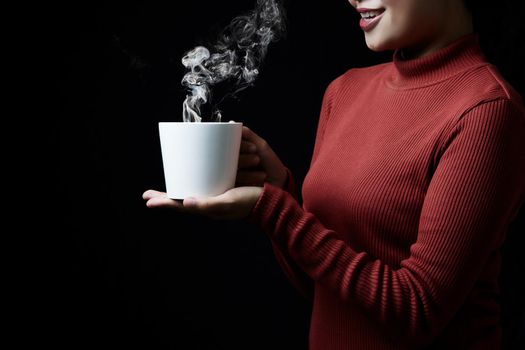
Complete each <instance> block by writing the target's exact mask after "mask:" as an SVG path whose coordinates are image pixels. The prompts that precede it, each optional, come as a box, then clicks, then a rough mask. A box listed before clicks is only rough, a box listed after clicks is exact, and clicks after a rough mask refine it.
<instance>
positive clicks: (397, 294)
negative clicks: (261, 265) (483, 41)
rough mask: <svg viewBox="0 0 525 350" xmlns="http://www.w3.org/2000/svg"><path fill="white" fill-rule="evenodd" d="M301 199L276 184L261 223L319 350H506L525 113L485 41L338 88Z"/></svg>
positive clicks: (261, 207) (337, 83) (372, 72)
mask: <svg viewBox="0 0 525 350" xmlns="http://www.w3.org/2000/svg"><path fill="white" fill-rule="evenodd" d="M291 183H293V181H291ZM302 193H303V199H304V203H303V205H302V206H301V205H300V204H299V203H298V202H297V200H296V199H295V197H294V196H293V195H292V194H291V193H289V192H288V191H286V190H282V189H279V188H276V187H274V186H271V185H268V184H266V185H265V186H264V190H263V193H262V195H261V197H260V199H259V201H258V202H257V204H256V206H255V208H254V209H253V212H252V213H251V216H250V219H251V220H252V221H253V222H255V223H257V224H258V225H260V226H261V227H262V228H263V229H264V231H265V232H266V233H267V234H268V235H269V237H270V239H271V241H272V244H273V246H274V249H275V253H276V256H277V259H278V260H279V262H280V263H281V265H282V266H283V269H284V271H285V272H286V273H287V275H288V276H289V277H290V279H291V280H292V282H293V283H294V284H295V285H296V286H297V287H298V288H300V290H301V291H302V292H304V294H305V295H307V296H313V310H312V318H311V326H310V349H311V350H337V349H354V350H356V349H408V348H422V347H425V348H437V349H497V348H499V347H500V338H501V334H500V333H501V332H500V327H499V313H500V310H499V306H498V302H497V298H498V274H499V270H500V252H499V249H500V247H501V244H502V242H503V240H504V238H505V231H506V228H507V226H508V224H509V222H510V221H511V220H512V219H513V218H514V217H515V215H516V213H517V211H518V209H519V207H520V206H521V204H522V203H523V201H524V198H525V112H524V108H523V104H522V101H521V99H520V97H519V96H518V94H517V93H516V92H515V91H514V90H513V89H512V88H511V87H510V86H509V85H508V84H507V83H506V82H505V81H504V80H503V79H502V77H501V76H500V75H499V73H498V72H497V70H496V69H495V67H494V66H492V65H490V64H489V63H488V62H486V60H485V58H484V56H483V54H482V52H481V50H480V47H479V44H478V37H477V36H476V35H475V34H471V35H468V36H465V37H462V38H461V39H459V40H457V41H456V42H454V43H452V44H451V45H449V46H447V47H445V48H443V49H441V50H439V51H438V52H435V53H432V54H430V55H427V56H424V57H422V58H417V59H413V60H402V59H401V54H400V52H399V51H397V52H396V53H395V54H394V58H393V61H392V62H390V63H386V64H381V65H377V66H373V67H368V68H360V69H351V70H349V71H348V72H346V73H345V74H344V75H342V76H340V77H339V78H337V79H336V80H334V81H333V82H332V83H331V84H330V86H329V87H328V88H327V90H326V93H325V97H324V101H323V105H322V111H321V115H320V121H319V126H318V131H317V138H316V143H315V148H314V154H313V158H312V162H311V167H310V170H309V172H308V174H307V176H306V178H305V181H304V185H303V192H302Z"/></svg>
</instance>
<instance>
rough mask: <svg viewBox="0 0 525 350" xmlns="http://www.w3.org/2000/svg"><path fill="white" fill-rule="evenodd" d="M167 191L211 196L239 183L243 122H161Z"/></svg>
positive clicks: (174, 195) (176, 196)
mask: <svg viewBox="0 0 525 350" xmlns="http://www.w3.org/2000/svg"><path fill="white" fill-rule="evenodd" d="M159 133H160V145H161V152H162V163H163V167H164V178H165V182H166V193H167V194H168V197H169V198H172V199H184V198H186V197H194V196H195V197H202V196H205V197H209V196H217V195H219V194H222V193H224V192H226V191H228V190H229V189H231V188H233V187H234V186H235V178H236V176H237V166H238V161H239V151H240V146H241V138H242V123H236V122H229V123H211V122H210V123H206V122H201V123H188V122H160V123H159Z"/></svg>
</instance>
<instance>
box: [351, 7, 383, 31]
mask: <svg viewBox="0 0 525 350" xmlns="http://www.w3.org/2000/svg"><path fill="white" fill-rule="evenodd" d="M357 11H358V12H359V13H360V14H361V20H360V21H359V26H360V27H361V29H363V30H364V31H365V32H367V31H370V30H372V29H373V28H374V27H375V26H376V25H377V23H379V21H380V20H381V18H382V17H383V13H384V12H385V9H364V8H360V9H357Z"/></svg>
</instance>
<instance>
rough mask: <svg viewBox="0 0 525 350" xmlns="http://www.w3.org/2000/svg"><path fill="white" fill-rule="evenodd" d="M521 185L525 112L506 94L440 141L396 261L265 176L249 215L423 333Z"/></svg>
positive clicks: (412, 333) (446, 308)
mask: <svg viewBox="0 0 525 350" xmlns="http://www.w3.org/2000/svg"><path fill="white" fill-rule="evenodd" d="M524 194H525V119H524V116H523V112H522V110H520V109H519V108H518V107H517V106H515V105H513V104H512V103H511V102H510V101H509V100H503V99H501V100H496V101H492V102H487V103H484V104H482V105H480V106H477V107H476V108H474V109H472V110H471V111H469V112H468V113H466V114H465V115H464V117H463V118H462V119H461V120H460V121H459V122H458V124H457V126H456V128H455V129H454V130H453V131H452V132H451V133H450V134H449V136H448V138H447V139H446V140H445V141H444V143H443V145H442V152H441V154H440V157H439V160H438V165H437V168H436V170H435V173H434V175H433V177H432V180H431V183H430V185H429V188H428V191H427V194H426V197H425V201H424V204H423V208H422V212H421V216H420V225H419V233H418V238H417V241H416V242H415V243H414V244H413V245H412V247H411V250H410V256H409V257H407V258H406V259H405V260H403V261H402V262H401V264H400V267H399V268H393V267H391V266H389V265H388V264H385V263H384V262H382V261H381V260H379V259H375V258H374V257H372V256H370V255H369V254H367V252H357V251H355V250H354V249H352V247H351V246H349V245H347V244H346V243H345V242H344V241H342V240H341V239H339V237H338V234H337V233H336V232H334V231H331V230H328V229H326V228H325V227H324V226H323V225H322V224H321V223H320V222H319V220H317V218H316V217H315V216H314V215H312V214H311V213H308V212H305V211H304V210H303V208H301V206H300V205H299V204H298V203H297V202H296V201H295V199H294V198H292V197H291V196H290V195H289V194H287V193H286V192H284V191H282V190H280V189H278V188H275V187H274V186H271V185H268V184H266V185H265V187H264V191H263V193H262V195H261V197H260V198H259V201H258V202H257V204H256V206H255V208H254V210H253V211H252V215H251V220H253V221H255V222H257V223H258V224H259V225H261V226H262V227H263V229H264V230H265V231H266V232H267V233H268V235H269V236H270V238H271V239H272V241H273V242H275V244H277V246H278V247H279V249H280V250H281V251H286V252H288V253H289V255H290V256H291V257H292V258H293V259H294V260H295V262H296V263H297V265H298V266H300V268H301V269H302V270H303V271H304V272H306V273H307V274H308V275H309V276H310V277H311V278H312V279H313V280H315V281H316V282H317V283H319V284H321V285H324V286H325V287H326V288H329V289H331V290H333V291H334V292H335V293H336V294H337V295H339V297H340V298H341V299H342V300H344V301H348V302H353V303H357V304H359V305H361V306H362V307H363V308H364V309H366V310H368V311H369V314H370V315H371V316H373V317H376V318H377V319H378V320H379V321H381V322H384V323H393V324H396V325H399V326H400V327H401V328H402V331H403V333H405V334H406V336H408V337H411V338H412V339H413V340H416V339H417V340H418V341H421V342H425V341H428V340H429V339H432V338H433V337H434V336H435V335H436V334H437V333H438V332H439V331H440V330H441V329H442V328H443V327H444V326H445V325H446V323H447V322H448V321H449V320H450V319H451V318H452V316H453V314H454V313H455V312H456V311H457V309H458V308H459V307H460V305H461V304H462V303H463V302H464V300H465V298H466V296H467V293H468V292H469V291H470V290H471V289H472V287H473V285H474V283H475V281H476V280H477V278H478V276H479V274H480V272H481V270H482V268H483V266H484V264H485V262H486V261H487V260H488V257H489V255H490V254H492V253H493V252H494V251H496V250H497V249H498V248H499V246H500V245H501V243H502V241H503V239H504V232H505V229H506V226H507V225H508V223H509V221H510V220H511V219H512V218H513V216H514V215H515V214H516V212H517V210H518V208H519V206H520V205H521V204H522V202H523V198H524Z"/></svg>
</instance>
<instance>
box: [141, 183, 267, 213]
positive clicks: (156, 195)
mask: <svg viewBox="0 0 525 350" xmlns="http://www.w3.org/2000/svg"><path fill="white" fill-rule="evenodd" d="M261 193H262V188H261V187H236V188H233V189H231V190H229V191H227V192H225V193H223V194H221V195H219V196H215V197H204V198H194V197H189V198H186V199H184V201H180V200H174V199H171V198H168V196H167V195H166V193H165V192H159V191H155V190H148V191H146V192H144V194H143V195H142V197H143V198H144V199H145V200H146V201H147V202H146V205H147V206H148V207H149V208H170V209H175V210H177V211H180V212H185V213H190V214H201V215H205V216H208V217H210V218H213V219H229V220H232V219H244V218H246V217H247V216H248V215H249V214H250V212H251V211H252V209H253V207H254V206H255V204H256V203H257V200H258V199H259V197H260V195H261Z"/></svg>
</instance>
